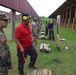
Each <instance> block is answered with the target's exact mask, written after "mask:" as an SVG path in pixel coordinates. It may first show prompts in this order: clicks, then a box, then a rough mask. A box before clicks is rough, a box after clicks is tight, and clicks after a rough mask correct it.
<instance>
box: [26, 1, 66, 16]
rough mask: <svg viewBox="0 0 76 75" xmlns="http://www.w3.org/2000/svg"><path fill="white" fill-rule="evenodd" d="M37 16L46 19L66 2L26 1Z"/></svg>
mask: <svg viewBox="0 0 76 75" xmlns="http://www.w3.org/2000/svg"><path fill="white" fill-rule="evenodd" d="M27 1H28V2H29V3H30V4H31V5H32V7H33V8H34V10H35V11H36V12H37V14H38V15H39V16H46V17H48V16H49V15H50V14H52V13H53V12H54V11H55V10H56V9H57V8H58V7H59V6H60V5H62V4H63V3H64V2H65V1H66V0H27Z"/></svg>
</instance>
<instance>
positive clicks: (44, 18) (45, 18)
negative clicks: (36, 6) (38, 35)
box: [40, 16, 49, 24]
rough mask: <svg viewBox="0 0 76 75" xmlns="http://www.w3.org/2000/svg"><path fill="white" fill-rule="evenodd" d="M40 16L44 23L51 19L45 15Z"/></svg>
mask: <svg viewBox="0 0 76 75" xmlns="http://www.w3.org/2000/svg"><path fill="white" fill-rule="evenodd" d="M40 18H41V21H42V23H43V24H45V23H46V21H48V20H49V18H47V17H44V16H42V17H40Z"/></svg>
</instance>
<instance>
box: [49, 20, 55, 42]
mask: <svg viewBox="0 0 76 75" xmlns="http://www.w3.org/2000/svg"><path fill="white" fill-rule="evenodd" d="M53 25H54V24H53V22H52V19H51V20H50V22H49V24H48V33H49V40H53V41H55V37H54V29H53Z"/></svg>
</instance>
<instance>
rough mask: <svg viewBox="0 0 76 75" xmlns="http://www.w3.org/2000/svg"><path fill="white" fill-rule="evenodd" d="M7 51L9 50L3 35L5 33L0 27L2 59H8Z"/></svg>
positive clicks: (0, 54) (0, 53)
mask: <svg viewBox="0 0 76 75" xmlns="http://www.w3.org/2000/svg"><path fill="white" fill-rule="evenodd" d="M8 52H9V47H8V45H7V39H6V36H5V33H4V32H3V30H2V29H0V57H1V58H2V59H3V60H7V61H8V57H9V56H8Z"/></svg>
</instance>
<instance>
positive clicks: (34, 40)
mask: <svg viewBox="0 0 76 75" xmlns="http://www.w3.org/2000/svg"><path fill="white" fill-rule="evenodd" d="M36 45H37V38H36V37H33V46H34V47H36Z"/></svg>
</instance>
